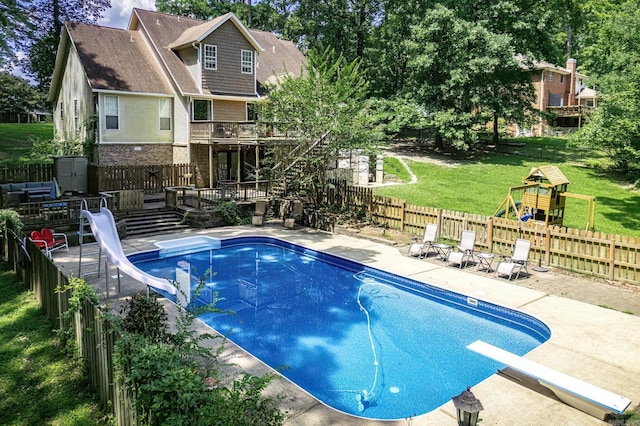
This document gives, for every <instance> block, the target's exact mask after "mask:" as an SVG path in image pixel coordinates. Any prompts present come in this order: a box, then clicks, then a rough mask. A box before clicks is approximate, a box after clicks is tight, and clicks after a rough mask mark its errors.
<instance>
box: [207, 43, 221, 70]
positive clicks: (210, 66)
mask: <svg viewBox="0 0 640 426" xmlns="http://www.w3.org/2000/svg"><path fill="white" fill-rule="evenodd" d="M203 62H204V69H206V70H215V69H218V46H214V45H211V44H205V45H204V58H203Z"/></svg>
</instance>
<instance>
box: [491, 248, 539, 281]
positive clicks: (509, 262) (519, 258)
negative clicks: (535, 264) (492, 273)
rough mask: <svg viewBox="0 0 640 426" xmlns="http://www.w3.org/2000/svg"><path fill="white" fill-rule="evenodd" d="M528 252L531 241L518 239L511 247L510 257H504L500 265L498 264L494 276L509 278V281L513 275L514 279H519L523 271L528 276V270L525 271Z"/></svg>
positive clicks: (527, 262)
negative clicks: (514, 275)
mask: <svg viewBox="0 0 640 426" xmlns="http://www.w3.org/2000/svg"><path fill="white" fill-rule="evenodd" d="M530 250H531V241H529V240H525V239H522V238H518V239H517V240H516V242H515V244H514V245H513V253H512V254H511V256H510V257H509V256H506V257H504V258H503V259H502V260H501V261H500V263H498V267H497V268H496V275H497V276H500V275H507V276H509V279H511V278H512V277H513V274H514V273H515V274H516V279H518V277H520V273H521V272H522V270H523V269H524V271H525V272H526V274H527V276H529V269H527V265H528V264H529V251H530Z"/></svg>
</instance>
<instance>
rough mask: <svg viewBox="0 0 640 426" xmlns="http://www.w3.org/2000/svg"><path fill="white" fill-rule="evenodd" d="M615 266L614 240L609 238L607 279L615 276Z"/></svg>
mask: <svg viewBox="0 0 640 426" xmlns="http://www.w3.org/2000/svg"><path fill="white" fill-rule="evenodd" d="M615 268H616V240H615V239H613V238H611V239H610V240H609V279H611V280H613V279H614V277H615V275H616V274H615Z"/></svg>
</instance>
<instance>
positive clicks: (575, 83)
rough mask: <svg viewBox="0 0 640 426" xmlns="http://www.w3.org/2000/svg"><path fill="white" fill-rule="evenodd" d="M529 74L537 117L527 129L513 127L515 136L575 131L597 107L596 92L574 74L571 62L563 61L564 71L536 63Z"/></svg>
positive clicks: (580, 75)
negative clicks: (538, 116) (536, 120)
mask: <svg viewBox="0 0 640 426" xmlns="http://www.w3.org/2000/svg"><path fill="white" fill-rule="evenodd" d="M531 75H532V82H533V86H534V88H535V93H536V102H535V104H534V105H533V107H534V108H535V109H536V110H538V111H540V113H541V114H540V118H539V120H538V123H536V124H535V125H533V126H531V127H530V128H521V127H517V129H516V134H517V135H523V134H524V135H533V136H542V135H546V134H549V133H552V132H553V131H571V130H577V129H579V128H580V127H582V125H583V124H584V122H585V120H587V119H588V118H589V116H590V115H591V113H592V111H593V109H594V108H595V107H597V98H596V92H595V91H594V90H593V89H590V88H588V87H587V86H586V80H587V76H585V75H583V74H580V73H578V72H577V70H576V60H575V59H569V60H567V65H566V68H562V67H558V66H556V65H553V64H550V63H548V62H538V63H536V64H535V69H534V71H532V72H531ZM547 117H549V118H548V119H547Z"/></svg>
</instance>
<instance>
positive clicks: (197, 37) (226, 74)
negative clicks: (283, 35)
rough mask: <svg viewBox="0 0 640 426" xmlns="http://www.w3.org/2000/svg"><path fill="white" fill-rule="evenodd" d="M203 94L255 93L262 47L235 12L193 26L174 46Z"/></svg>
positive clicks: (250, 94) (252, 94)
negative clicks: (258, 59) (258, 57)
mask: <svg viewBox="0 0 640 426" xmlns="http://www.w3.org/2000/svg"><path fill="white" fill-rule="evenodd" d="M169 47H170V48H171V49H172V50H173V52H174V53H175V54H176V55H178V57H180V59H181V60H182V62H183V63H184V64H185V65H186V67H187V68H188V69H189V72H190V73H191V75H192V77H193V79H194V80H195V81H196V82H197V83H198V86H199V88H200V90H201V92H202V93H203V94H211V95H236V96H237V95H240V96H255V95H256V93H257V80H256V58H257V53H258V52H260V51H262V50H263V49H262V47H261V46H260V45H259V44H258V42H257V41H256V40H255V39H254V38H253V36H252V35H251V33H250V32H249V31H248V30H247V29H246V28H245V27H244V26H243V25H242V23H240V21H238V19H237V18H236V17H235V15H233V14H232V13H228V14H226V15H223V16H221V17H219V18H216V19H213V20H211V21H208V22H205V23H203V24H201V25H197V26H195V27H191V28H189V29H187V30H186V31H184V32H183V33H182V34H181V35H180V37H178V38H177V39H176V40H175V41H174V42H173V43H172V44H171V45H170V46H169Z"/></svg>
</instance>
